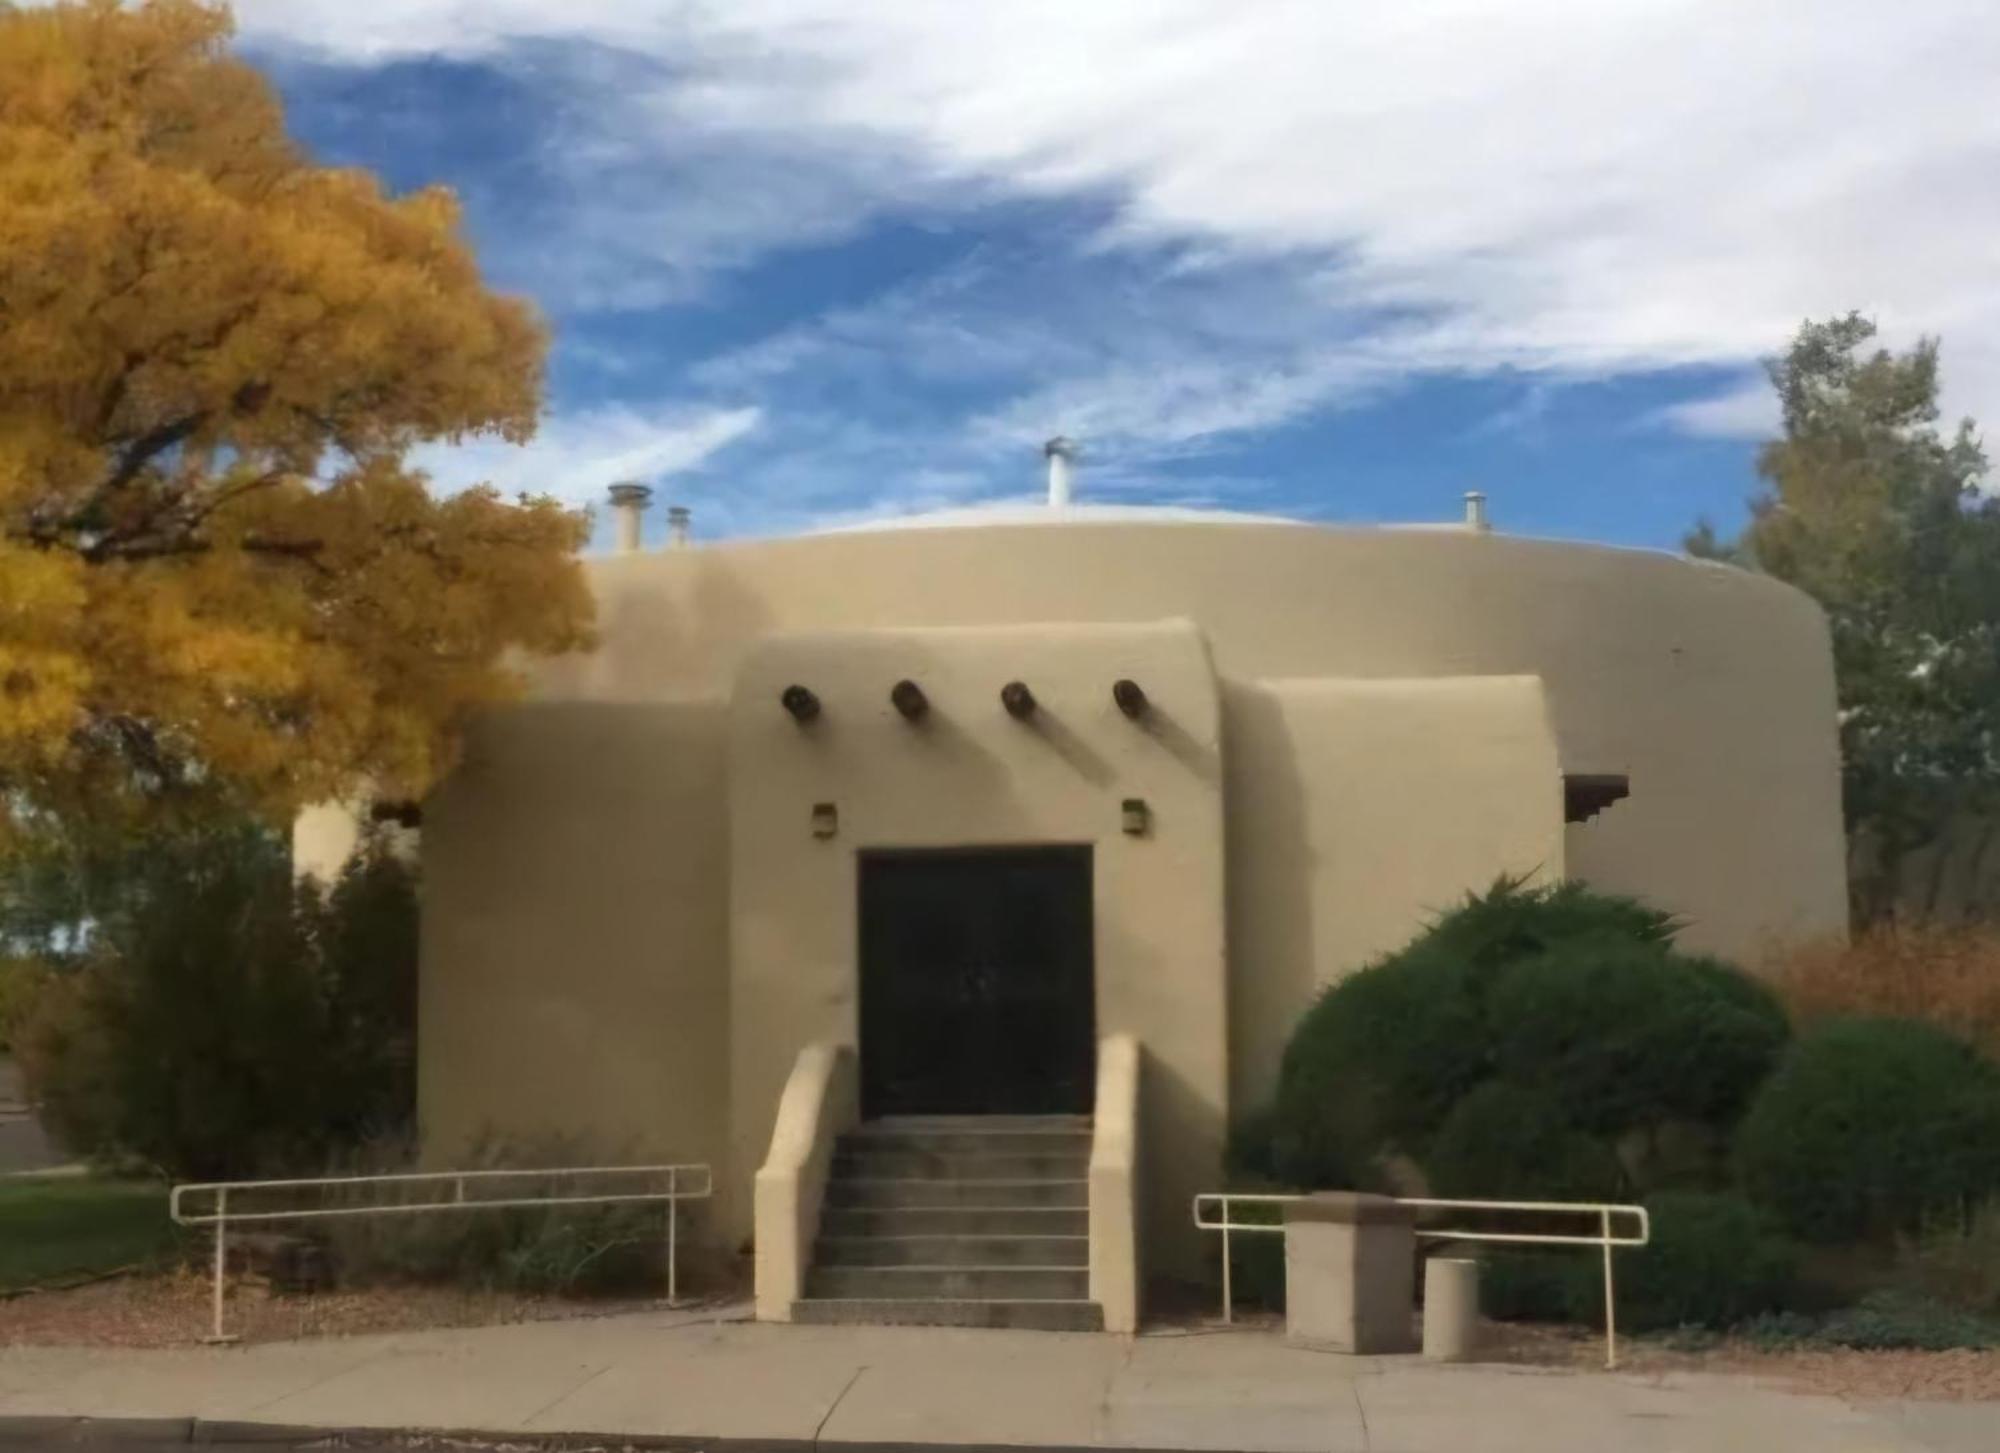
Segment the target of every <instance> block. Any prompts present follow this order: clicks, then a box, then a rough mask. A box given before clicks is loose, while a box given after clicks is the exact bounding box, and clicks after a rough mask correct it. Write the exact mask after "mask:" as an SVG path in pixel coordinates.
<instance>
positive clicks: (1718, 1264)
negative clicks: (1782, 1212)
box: [1577, 1191, 1797, 1332]
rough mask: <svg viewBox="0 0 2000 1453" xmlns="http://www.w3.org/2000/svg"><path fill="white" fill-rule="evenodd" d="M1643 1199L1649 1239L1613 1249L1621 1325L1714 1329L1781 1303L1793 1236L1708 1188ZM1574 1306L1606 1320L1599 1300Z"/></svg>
mask: <svg viewBox="0 0 2000 1453" xmlns="http://www.w3.org/2000/svg"><path fill="white" fill-rule="evenodd" d="M1645 1205H1646V1210H1647V1212H1648V1214H1649V1215H1650V1216H1651V1218H1652V1223H1653V1226H1652V1239H1651V1242H1650V1243H1649V1244H1648V1245H1646V1246H1643V1247H1638V1248H1635V1249H1633V1250H1629V1251H1620V1252H1615V1253H1614V1255H1615V1256H1616V1258H1617V1281H1618V1320H1619V1324H1620V1325H1621V1326H1627V1327H1630V1328H1631V1329H1632V1330H1633V1331H1635V1332H1644V1331H1651V1330H1657V1329H1659V1328H1664V1327H1683V1326H1697V1327H1712V1328H1716V1329H1718V1330H1719V1329H1722V1328H1725V1327H1729V1326H1732V1325H1734V1324H1735V1323H1737V1322H1740V1321H1742V1320H1743V1319H1745V1318H1746V1317H1751V1316H1755V1315H1757V1314H1759V1313H1765V1312H1776V1311H1781V1310H1783V1309H1784V1308H1785V1306H1786V1303H1787V1302H1788V1301H1789V1299H1790V1293H1791V1288H1792V1281H1793V1277H1794V1275H1795V1273H1796V1270H1797V1258H1796V1256H1795V1254H1794V1252H1793V1250H1792V1247H1791V1245H1790V1243H1789V1242H1787V1241H1786V1240H1785V1239H1784V1238H1783V1236H1781V1235H1779V1234H1778V1233H1777V1232H1776V1231H1774V1230H1773V1229H1772V1228H1771V1227H1770V1226H1769V1225H1767V1224H1766V1223H1765V1221H1764V1219H1763V1218H1762V1217H1761V1216H1760V1215H1759V1214H1758V1212H1757V1210H1756V1208H1755V1207H1753V1206H1752V1205H1751V1204H1750V1203H1749V1202H1748V1201H1746V1200H1744V1199H1743V1198H1742V1197H1741V1196H1736V1195H1724V1194H1716V1193H1712V1192H1706V1191H1666V1192H1662V1193H1661V1194H1659V1195H1657V1196H1650V1197H1648V1198H1647V1200H1646V1202H1645ZM1585 1259H1586V1260H1594V1259H1595V1258H1585ZM1593 1280H1595V1278H1593ZM1598 1296H1599V1298H1600V1299H1601V1296H1602V1293H1601V1291H1600V1292H1599V1293H1598ZM1577 1310H1578V1311H1590V1312H1591V1313H1592V1315H1591V1316H1590V1317H1589V1320H1592V1321H1595V1322H1598V1323H1600V1324H1601V1323H1602V1321H1603V1311H1602V1308H1601V1306H1600V1307H1595V1308H1592V1307H1590V1306H1589V1305H1588V1304H1587V1303H1586V1304H1585V1305H1583V1306H1580V1307H1578V1309H1577Z"/></svg>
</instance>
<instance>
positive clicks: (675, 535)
mask: <svg viewBox="0 0 2000 1453" xmlns="http://www.w3.org/2000/svg"><path fill="white" fill-rule="evenodd" d="M693 523H694V511H692V510H690V509H689V508H688V507H687V506H686V505H668V506H667V544H668V545H669V546H670V547H671V548H673V549H675V550H685V549H687V547H688V527H689V526H690V525H692V524H693Z"/></svg>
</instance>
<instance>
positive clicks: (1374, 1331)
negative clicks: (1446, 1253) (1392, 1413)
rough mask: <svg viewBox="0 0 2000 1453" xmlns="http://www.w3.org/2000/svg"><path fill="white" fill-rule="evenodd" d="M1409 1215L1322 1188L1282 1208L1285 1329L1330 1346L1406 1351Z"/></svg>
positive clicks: (1381, 1201) (1412, 1263) (1411, 1260)
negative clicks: (1283, 1226)
mask: <svg viewBox="0 0 2000 1453" xmlns="http://www.w3.org/2000/svg"><path fill="white" fill-rule="evenodd" d="M1414 1228H1415V1216H1414V1214H1413V1213H1412V1212H1411V1210H1410V1208H1409V1207H1407V1206H1400V1205H1398V1204H1397V1203H1396V1202H1394V1201H1392V1200H1390V1199H1389V1198H1388V1197H1386V1196H1364V1195H1359V1194H1356V1193H1355V1192H1352V1191H1328V1192H1323V1193H1322V1194H1319V1195H1316V1196H1308V1197H1306V1198H1305V1199H1304V1200H1302V1201H1294V1202H1292V1203H1291V1204H1290V1205H1288V1206H1287V1207H1286V1208H1285V1309H1286V1310H1285V1333H1286V1335H1287V1336H1288V1337H1290V1338H1291V1339H1292V1340H1293V1341H1296V1342H1302V1343H1305V1344H1307V1345H1310V1346H1313V1347H1323V1348H1327V1349H1329V1350H1332V1351H1335V1352H1358V1353H1380V1352H1411V1351H1414V1350H1415V1339H1414V1338H1413V1337H1412V1335H1411V1317H1412V1313H1413V1311H1414V1309H1415V1304H1416V1303H1415V1296H1414V1292H1415V1267H1416V1249H1417V1242H1416V1233H1415V1229H1414Z"/></svg>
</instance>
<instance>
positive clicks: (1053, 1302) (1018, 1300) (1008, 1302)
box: [799, 1295, 1097, 1307]
mask: <svg viewBox="0 0 2000 1453" xmlns="http://www.w3.org/2000/svg"><path fill="white" fill-rule="evenodd" d="M799 1300H800V1301H802V1302H869V1303H874V1304H876V1305H880V1304H882V1303H885V1302H921V1303H923V1304H924V1305H926V1306H935V1305H937V1304H939V1303H941V1302H964V1303H967V1304H969V1305H972V1306H980V1307H1012V1306H1020V1305H1023V1304H1032V1305H1034V1306H1038V1307H1043V1306H1058V1307H1094V1306H1096V1305H1097V1303H1096V1302H1093V1301H1092V1300H1091V1299H1090V1298H1089V1297H815V1296H811V1295H808V1296H803V1297H800V1298H799Z"/></svg>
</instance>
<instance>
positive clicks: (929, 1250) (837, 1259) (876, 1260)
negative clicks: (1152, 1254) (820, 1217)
mask: <svg viewBox="0 0 2000 1453" xmlns="http://www.w3.org/2000/svg"><path fill="white" fill-rule="evenodd" d="M813 1264H814V1265H816V1266H1062V1267H1084V1268H1086V1269H1087V1268H1088V1267H1089V1266H1090V1238H1089V1237H1088V1236H822V1237H820V1239H819V1245H818V1246H817V1247H815V1248H814V1250H813Z"/></svg>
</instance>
